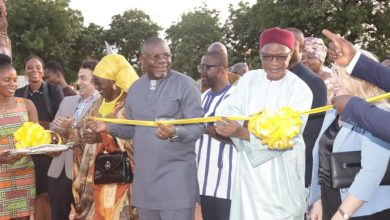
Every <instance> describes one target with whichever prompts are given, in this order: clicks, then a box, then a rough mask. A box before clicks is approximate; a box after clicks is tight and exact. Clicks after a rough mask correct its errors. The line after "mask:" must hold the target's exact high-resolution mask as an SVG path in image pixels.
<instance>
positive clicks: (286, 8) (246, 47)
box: [225, 0, 390, 67]
mask: <svg viewBox="0 0 390 220" xmlns="http://www.w3.org/2000/svg"><path fill="white" fill-rule="evenodd" d="M389 20H390V2H389V1H388V0H322V1H319V0H258V1H257V3H256V4H254V5H253V6H252V7H249V6H247V5H245V4H243V3H240V4H239V8H238V9H232V8H230V16H229V19H228V21H227V22H226V24H225V27H228V28H226V29H230V31H227V32H226V33H227V36H226V38H227V39H226V40H227V42H231V45H232V49H233V52H234V53H233V57H231V58H230V59H231V60H232V59H233V60H234V59H242V58H243V53H244V54H245V51H250V53H249V55H248V56H247V57H244V58H246V60H247V61H248V63H249V65H252V67H256V66H258V65H259V62H258V59H257V58H256V57H258V55H257V51H258V43H257V41H258V37H259V35H258V34H257V33H260V32H261V31H263V30H264V29H266V28H270V27H275V26H279V27H296V28H298V29H300V30H302V31H303V32H304V33H305V36H315V37H321V38H323V39H324V38H325V37H324V36H323V35H322V34H321V30H322V29H324V28H326V29H329V30H331V31H333V32H336V33H339V34H341V35H342V36H344V37H345V38H346V39H348V40H349V41H351V42H353V43H356V44H359V45H360V46H361V47H362V48H363V49H366V50H369V51H371V52H373V53H375V54H376V55H378V56H379V57H384V56H385V55H386V54H390V37H389V35H390V23H389ZM326 41H327V40H326ZM246 54H248V53H246Z"/></svg>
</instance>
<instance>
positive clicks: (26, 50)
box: [5, 0, 83, 79]
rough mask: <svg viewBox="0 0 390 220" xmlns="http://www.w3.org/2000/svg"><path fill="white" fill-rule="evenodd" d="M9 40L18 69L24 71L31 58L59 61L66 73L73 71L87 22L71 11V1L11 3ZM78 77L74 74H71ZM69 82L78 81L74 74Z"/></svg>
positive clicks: (8, 5)
mask: <svg viewBox="0 0 390 220" xmlns="http://www.w3.org/2000/svg"><path fill="white" fill-rule="evenodd" d="M5 3H6V6H7V10H8V22H9V28H8V33H9V37H10V39H11V40H12V53H13V59H14V63H15V66H16V67H17V69H18V70H19V72H21V71H20V70H22V69H23V65H24V64H23V60H24V59H25V58H26V57H28V56H29V55H31V54H36V55H39V56H41V57H42V58H43V59H44V60H49V59H53V60H57V61H59V62H61V63H62V64H63V66H64V69H65V71H66V72H68V71H70V70H73V69H74V67H72V66H70V63H71V62H70V59H69V58H70V57H71V56H72V55H73V52H72V50H70V49H71V48H74V46H75V42H76V39H77V38H78V36H79V34H80V29H81V27H82V22H83V18H82V16H81V13H80V12H79V11H76V10H73V9H70V8H69V7H68V6H69V0H57V1H55V0H18V1H14V0H8V1H5ZM70 72H72V73H73V74H74V72H73V71H70ZM66 78H67V79H70V78H74V77H72V74H67V75H66Z"/></svg>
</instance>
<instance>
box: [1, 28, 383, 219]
mask: <svg viewBox="0 0 390 220" xmlns="http://www.w3.org/2000/svg"><path fill="white" fill-rule="evenodd" d="M323 34H324V36H325V37H327V38H328V39H329V40H330V42H331V43H330V44H329V46H328V47H327V46H326V45H325V44H324V40H323V39H321V38H314V37H305V36H304V34H303V32H302V31H300V30H299V29H297V28H286V29H282V28H278V27H274V28H269V29H266V30H264V31H263V32H262V33H261V34H260V36H259V57H260V60H261V64H262V68H261V69H254V70H249V67H248V65H247V64H246V63H245V62H240V63H237V64H234V65H232V66H230V67H229V61H228V60H229V59H228V49H227V48H226V47H225V45H223V44H222V43H220V42H214V43H212V44H210V46H209V47H208V48H205V53H204V55H203V56H202V58H201V60H200V61H199V65H198V66H197V70H198V72H199V76H200V79H199V81H198V83H197V82H195V81H194V80H193V79H191V78H190V77H188V76H186V75H185V74H183V73H180V72H178V71H176V70H174V69H173V68H172V66H171V65H172V54H171V51H170V48H169V46H168V44H167V42H166V41H165V40H163V39H161V38H158V37H151V38H148V39H145V40H144V42H143V44H142V47H141V53H140V56H139V63H140V66H141V70H142V73H140V74H139V75H140V76H138V74H137V73H136V72H135V70H134V69H133V67H132V66H131V65H130V63H129V62H128V61H127V60H126V59H125V58H124V57H123V56H122V55H118V54H109V55H106V56H104V57H103V58H102V59H101V60H100V61H97V60H92V59H90V60H84V61H82V63H81V66H80V69H79V72H78V75H77V81H76V82H75V84H76V85H77V87H78V90H77V91H74V90H73V89H72V88H71V87H70V86H69V85H68V83H67V82H66V80H65V77H64V74H65V73H64V71H63V68H62V66H61V64H60V63H59V62H57V61H48V62H46V63H45V62H44V61H43V59H42V58H40V57H39V56H36V55H32V56H30V57H28V58H27V59H26V61H25V67H24V73H25V75H26V77H27V79H28V84H27V85H26V86H24V87H21V88H18V85H17V73H16V70H15V68H14V67H13V66H12V60H11V58H10V57H9V56H7V55H5V54H0V170H1V173H0V198H1V200H0V220H1V219H17V220H19V219H20V220H24V219H26V220H27V219H30V218H31V217H32V216H33V218H34V219H35V220H46V219H53V220H65V219H69V218H70V216H72V218H73V219H87V220H89V219H91V220H92V219H97V220H99V219H140V220H194V219H195V210H196V208H197V206H196V204H200V210H201V215H202V218H203V219H204V220H228V219H231V220H242V219H245V220H252V219H253V220H258V219H267V220H268V219H275V220H276V219H284V220H295V219H297V220H298V219H312V220H321V219H324V220H328V219H332V220H338V219H340V220H342V219H379V220H381V219H383V220H385V219H390V180H387V179H386V178H389V176H388V175H390V168H389V167H390V166H389V165H388V164H389V158H390V135H389V134H390V126H389V125H390V121H389V120H390V112H389V110H390V104H389V103H388V102H387V101H386V100H385V99H383V100H379V101H376V102H374V103H368V102H366V101H365V99H367V98H370V97H373V96H378V95H381V94H384V93H385V92H389V90H390V67H389V66H388V60H387V61H386V60H384V62H383V64H381V63H379V61H378V60H375V56H374V55H371V54H370V53H367V52H365V51H362V50H359V49H356V48H354V46H353V45H352V44H351V43H350V42H348V41H346V40H345V39H343V38H342V37H340V36H339V35H336V34H334V33H332V32H330V31H328V30H324V31H323ZM327 55H329V58H330V59H331V60H332V62H333V63H332V68H328V67H326V65H325V59H326V56H327ZM330 103H331V104H333V106H334V109H333V110H330V111H327V112H326V113H324V112H322V113H318V114H312V115H308V116H307V115H306V116H301V122H302V128H301V132H300V133H299V134H298V136H296V137H295V138H294V144H293V146H292V148H290V149H288V150H272V149H269V147H268V146H267V145H266V144H265V142H264V141H263V140H262V139H260V138H258V137H257V136H255V135H254V134H252V133H251V132H250V129H249V128H248V121H234V120H230V119H228V117H229V116H252V115H254V114H256V113H257V112H259V111H262V110H267V111H270V112H276V111H278V110H279V109H281V108H283V107H291V108H292V109H294V110H296V111H305V110H308V109H311V108H316V107H321V106H325V105H326V104H330ZM211 116H222V119H221V120H218V121H217V122H214V123H195V124H179V125H172V124H166V123H162V122H159V121H161V120H162V121H167V120H168V121H169V120H174V119H189V118H202V117H211ZM95 117H97V118H103V119H129V120H143V121H156V122H157V127H153V126H142V125H128V124H117V123H110V122H103V121H98V120H94V118H95ZM27 121H30V122H36V123H39V124H40V125H41V126H42V127H44V128H45V129H47V130H51V131H53V132H56V133H57V134H59V135H60V136H61V137H62V139H63V141H64V142H65V143H69V144H71V145H72V147H71V148H69V149H67V150H64V151H59V152H50V153H46V154H38V155H27V154H20V153H15V152H14V151H13V150H14V149H15V138H14V135H13V134H14V132H15V131H16V130H17V129H18V128H19V127H21V126H22V125H23V123H24V122H27ZM115 152H125V154H124V155H126V160H125V161H128V165H129V168H128V169H129V170H130V171H131V173H133V174H134V178H133V179H132V181H131V182H110V183H103V184H102V183H98V182H97V181H96V180H95V178H96V176H95V171H96V169H97V166H98V164H97V158H98V157H99V156H100V155H109V154H111V153H115ZM340 153H346V154H344V155H352V154H353V155H356V153H357V155H358V159H357V161H353V168H354V170H355V173H353V174H352V177H350V176H344V175H345V174H344V173H342V171H340V170H335V163H336V162H335V161H336V159H335V158H336V156H337V155H340ZM345 158H349V157H347V156H344V158H343V159H345ZM115 162H116V161H108V162H107V163H106V164H104V165H103V167H105V168H106V169H107V170H109V169H110V167H111V165H112V164H113V163H115ZM347 162H349V161H348V160H347ZM99 166H100V165H99ZM347 168H348V167H347ZM336 172H341V174H340V175H341V176H337V175H339V174H338V173H337V174H336ZM337 178H341V179H343V184H342V185H340V184H339V182H338V181H339V179H337ZM348 178H349V179H348ZM346 179H347V180H346ZM72 210H73V211H72Z"/></svg>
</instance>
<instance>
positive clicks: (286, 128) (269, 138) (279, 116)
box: [248, 107, 302, 150]
mask: <svg viewBox="0 0 390 220" xmlns="http://www.w3.org/2000/svg"><path fill="white" fill-rule="evenodd" d="M301 127H302V121H301V119H300V116H299V113H298V112H297V111H294V110H293V109H291V108H290V107H284V108H281V109H280V110H279V111H277V112H275V113H274V114H272V113H270V112H269V111H268V110H264V111H263V112H261V113H257V114H255V115H253V116H252V118H251V119H250V120H249V123H248V130H249V132H251V133H252V134H253V135H255V136H256V137H258V138H260V139H261V140H262V143H263V144H266V145H268V148H269V149H272V150H285V149H288V148H291V147H293V146H294V141H293V138H294V137H295V136H297V135H298V134H299V132H300V131H301Z"/></svg>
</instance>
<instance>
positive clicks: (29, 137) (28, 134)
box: [14, 122, 62, 149]
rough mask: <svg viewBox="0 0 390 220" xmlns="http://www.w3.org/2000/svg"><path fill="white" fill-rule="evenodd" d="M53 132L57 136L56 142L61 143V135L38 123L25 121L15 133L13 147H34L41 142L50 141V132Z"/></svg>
mask: <svg viewBox="0 0 390 220" xmlns="http://www.w3.org/2000/svg"><path fill="white" fill-rule="evenodd" d="M50 133H54V134H55V135H57V137H58V142H59V144H61V142H62V140H61V137H60V136H59V135H58V134H57V133H55V132H52V131H49V130H45V129H44V128H43V127H42V126H41V125H40V124H38V123H34V122H25V123H24V124H23V125H22V127H20V128H19V129H18V130H17V131H16V132H15V133H14V138H15V142H16V143H15V148H16V149H22V148H28V147H34V146H37V145H42V144H50V143H51V134H50Z"/></svg>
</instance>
